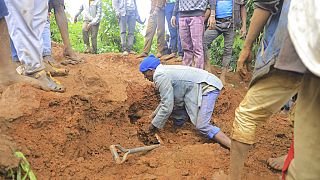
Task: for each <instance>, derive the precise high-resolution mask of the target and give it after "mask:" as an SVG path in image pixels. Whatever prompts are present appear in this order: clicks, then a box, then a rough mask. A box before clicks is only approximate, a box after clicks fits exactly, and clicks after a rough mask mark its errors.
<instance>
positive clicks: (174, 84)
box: [140, 55, 231, 148]
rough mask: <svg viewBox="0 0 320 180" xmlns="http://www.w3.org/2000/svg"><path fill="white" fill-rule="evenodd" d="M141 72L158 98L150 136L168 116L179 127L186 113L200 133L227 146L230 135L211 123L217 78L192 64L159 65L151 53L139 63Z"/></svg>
mask: <svg viewBox="0 0 320 180" xmlns="http://www.w3.org/2000/svg"><path fill="white" fill-rule="evenodd" d="M140 72H142V73H143V74H144V77H145V78H146V79H148V80H149V81H151V82H154V83H155V86H156V89H157V90H158V91H159V92H160V97H161V102H160V104H159V105H158V107H157V109H156V110H155V111H154V112H153V114H152V117H153V120H152V122H151V125H150V127H149V132H148V133H149V134H150V135H153V134H155V132H156V131H157V130H158V129H160V128H163V127H164V125H165V123H166V122H167V119H168V118H169V116H171V117H172V118H173V119H174V126H175V127H181V126H182V125H183V124H184V122H185V120H186V119H187V118H188V116H189V118H190V120H191V122H192V123H193V124H194V125H195V126H196V129H197V130H198V131H199V132H200V133H201V134H202V135H204V136H206V137H207V138H208V139H210V140H213V141H216V142H218V143H219V144H221V145H222V146H224V147H226V148H230V146H231V140H230V138H229V137H228V136H226V135H225V134H224V133H223V132H222V131H221V130H220V128H218V127H217V126H214V125H212V124H211V123H210V120H211V117H212V113H213V110H214V105H215V101H216V100H217V98H218V96H219V94H220V91H221V89H222V87H223V85H222V83H221V81H220V79H219V78H217V77H216V76H215V75H213V74H210V73H208V72H207V71H205V70H202V69H198V68H194V67H189V66H181V65H161V64H160V60H159V59H158V58H156V57H155V56H154V55H150V56H149V57H147V58H145V59H144V60H143V61H142V62H141V64H140Z"/></svg>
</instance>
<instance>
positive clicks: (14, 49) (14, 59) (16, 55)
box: [6, 25, 20, 63]
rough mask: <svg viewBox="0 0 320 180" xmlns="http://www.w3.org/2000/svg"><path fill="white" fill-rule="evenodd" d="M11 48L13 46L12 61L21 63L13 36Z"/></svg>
mask: <svg viewBox="0 0 320 180" xmlns="http://www.w3.org/2000/svg"><path fill="white" fill-rule="evenodd" d="M6 26H7V25H6ZM10 48H11V57H12V61H13V62H18V63H20V61H19V58H18V54H17V50H16V48H15V47H14V44H13V42H12V39H11V38H10Z"/></svg>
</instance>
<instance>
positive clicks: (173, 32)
mask: <svg viewBox="0 0 320 180" xmlns="http://www.w3.org/2000/svg"><path fill="white" fill-rule="evenodd" d="M173 8H174V3H167V4H166V7H165V17H166V20H167V25H168V29H169V33H170V49H171V54H170V55H169V56H168V57H166V58H165V60H168V59H171V58H174V57H175V56H176V53H177V42H178V40H177V39H178V34H177V28H175V27H172V25H171V18H172V13H173Z"/></svg>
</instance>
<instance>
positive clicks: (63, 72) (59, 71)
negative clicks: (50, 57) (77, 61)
mask: <svg viewBox="0 0 320 180" xmlns="http://www.w3.org/2000/svg"><path fill="white" fill-rule="evenodd" d="M44 64H45V67H46V71H48V72H50V74H51V76H53V77H55V76H67V75H68V74H69V70H68V69H64V68H59V67H57V66H56V65H54V62H50V61H44Z"/></svg>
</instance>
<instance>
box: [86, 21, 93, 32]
mask: <svg viewBox="0 0 320 180" xmlns="http://www.w3.org/2000/svg"><path fill="white" fill-rule="evenodd" d="M92 25H93V24H92V23H89V24H88V26H87V29H88V31H89V30H90V28H91V26H92Z"/></svg>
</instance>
